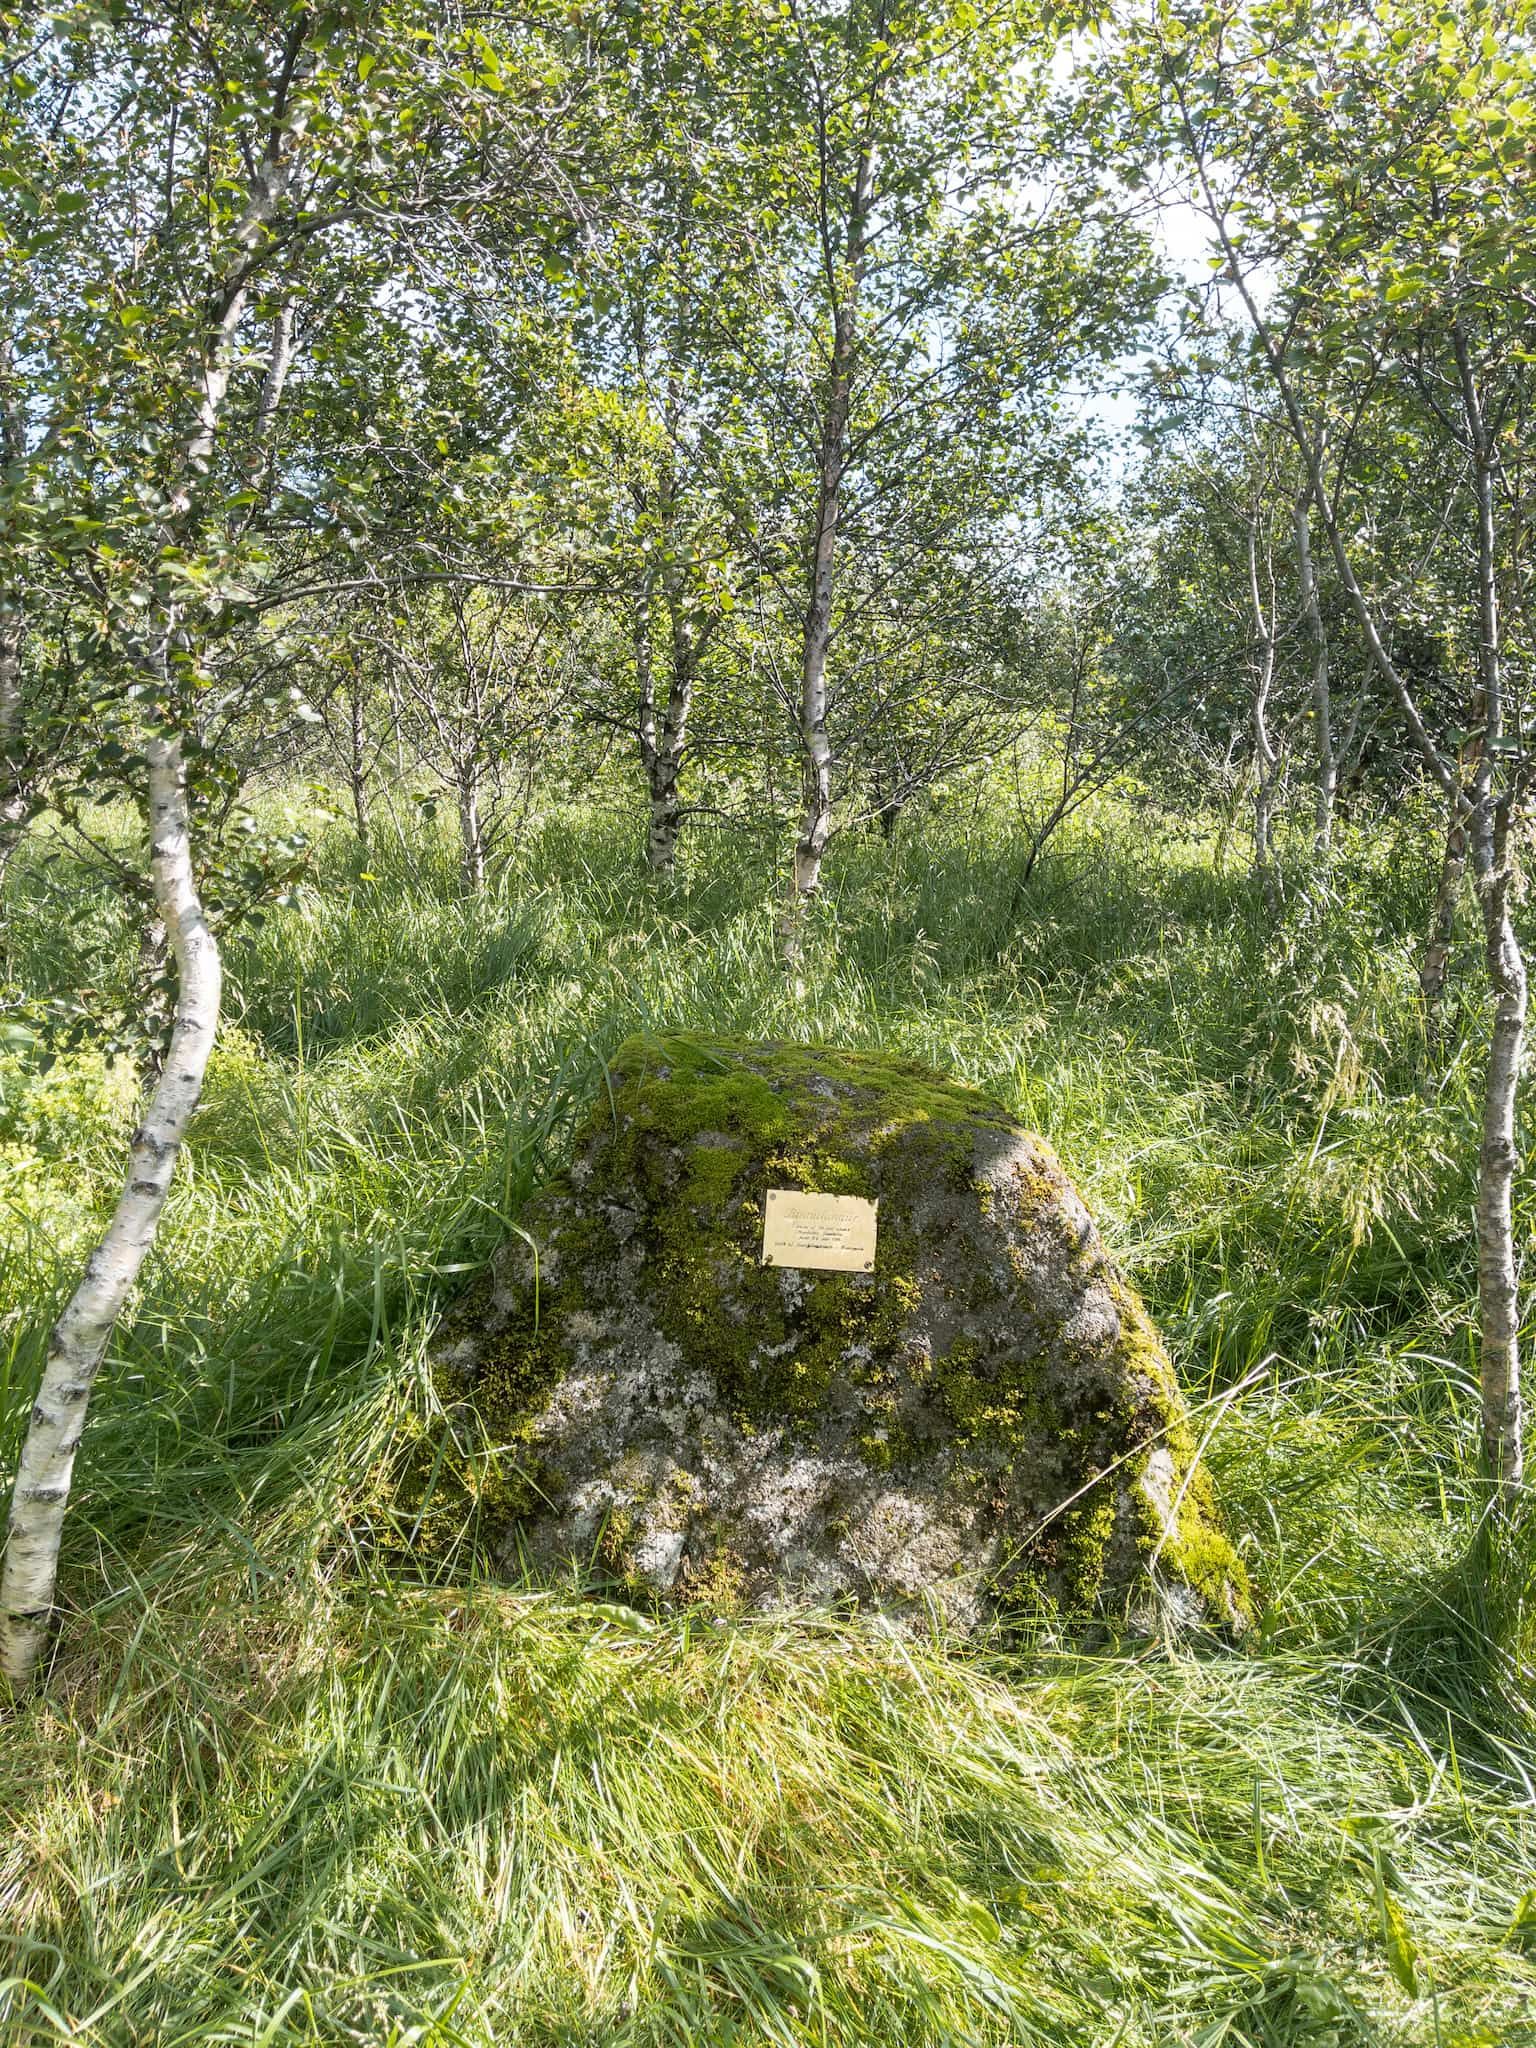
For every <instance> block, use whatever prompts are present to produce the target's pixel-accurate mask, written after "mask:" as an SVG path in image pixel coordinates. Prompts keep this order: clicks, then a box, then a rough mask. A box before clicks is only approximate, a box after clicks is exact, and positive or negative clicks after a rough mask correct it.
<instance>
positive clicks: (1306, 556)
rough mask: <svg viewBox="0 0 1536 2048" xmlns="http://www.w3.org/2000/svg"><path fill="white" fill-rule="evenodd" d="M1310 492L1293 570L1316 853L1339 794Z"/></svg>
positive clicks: (1300, 513)
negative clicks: (1307, 690) (1306, 665)
mask: <svg viewBox="0 0 1536 2048" xmlns="http://www.w3.org/2000/svg"><path fill="white" fill-rule="evenodd" d="M1310 505H1311V493H1310V492H1309V491H1303V492H1302V494H1301V496H1300V497H1299V498H1298V499H1297V500H1296V510H1295V514H1294V519H1295V532H1296V573H1297V576H1298V578H1299V580H1300V583H1301V610H1302V616H1303V617H1304V618H1305V620H1306V623H1307V632H1308V634H1309V636H1310V638H1311V641H1312V746H1313V761H1314V772H1315V775H1316V780H1317V787H1316V808H1315V810H1314V814H1313V841H1314V844H1315V845H1316V847H1317V851H1318V852H1319V853H1326V852H1327V851H1328V849H1329V847H1330V846H1331V845H1332V843H1333V807H1334V801H1335V798H1336V796H1337V794H1338V786H1339V764H1338V756H1337V755H1336V754H1335V752H1334V746H1333V703H1332V692H1331V689H1330V680H1329V673H1328V635H1327V633H1326V631H1325V630H1324V627H1323V611H1322V606H1321V605H1320V604H1319V603H1318V597H1317V575H1316V572H1315V570H1314V569H1313V566H1312V535H1311V531H1310V521H1309V508H1310Z"/></svg>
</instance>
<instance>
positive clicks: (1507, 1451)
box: [1453, 322, 1527, 1509]
mask: <svg viewBox="0 0 1536 2048" xmlns="http://www.w3.org/2000/svg"><path fill="white" fill-rule="evenodd" d="M1453 338H1454V342H1455V350H1456V366H1457V373H1458V376H1459V378H1460V382H1461V396H1462V406H1463V410H1464V412H1465V415H1466V421H1467V438H1468V441H1469V443H1470V452H1471V456H1472V479H1473V488H1474V492H1475V495H1476V501H1477V594H1478V636H1477V668H1478V697H1479V699H1480V700H1481V701H1480V703H1478V704H1477V705H1475V706H1474V711H1473V721H1472V722H1473V725H1474V728H1475V727H1477V726H1478V725H1479V724H1480V725H1481V733H1480V735H1479V736H1478V747H1477V762H1476V768H1475V773H1474V780H1473V790H1474V798H1475V800H1474V802H1473V805H1472V812H1471V817H1470V820H1469V824H1468V837H1469V839H1470V842H1471V859H1472V874H1473V880H1474V882H1475V884H1476V888H1477V896H1478V903H1479V906H1480V907H1481V910H1482V913H1483V937H1484V950H1485V953H1486V957H1487V962H1488V980H1489V984H1490V986H1491V989H1492V993H1493V1018H1492V1023H1491V1028H1490V1031H1489V1039H1488V1067H1487V1071H1486V1074H1485V1076H1484V1081H1483V1131H1482V1145H1481V1148H1480V1150H1479V1154H1478V1177H1477V1295H1478V1317H1479V1324H1480V1329H1479V1336H1480V1338H1481V1344H1480V1347H1479V1356H1478V1380H1479V1385H1480V1387H1481V1391H1482V1455H1483V1466H1484V1469H1485V1471H1486V1472H1487V1475H1488V1478H1489V1481H1490V1483H1491V1485H1492V1486H1493V1489H1494V1498H1495V1501H1496V1503H1497V1504H1498V1506H1499V1507H1500V1508H1501V1509H1502V1508H1507V1507H1508V1506H1509V1505H1510V1504H1511V1503H1512V1501H1513V1498H1514V1496H1515V1494H1516V1493H1517V1491H1518V1490H1519V1487H1520V1484H1521V1479H1522V1476H1523V1442H1522V1434H1523V1419H1524V1418H1523V1416H1522V1412H1521V1395H1520V1272H1519V1262H1518V1260H1517V1258H1516V1254H1515V1223H1514V1183H1515V1169H1516V1167H1517V1166H1518V1164H1519V1151H1518V1148H1517V1145H1516V1141H1515V1108H1516V1098H1517V1096H1518V1093H1519V1086H1520V1053H1521V1047H1522V1043H1523V1041H1524V1037H1525V1015H1526V1002H1527V988H1526V971H1525V958H1524V955H1523V953H1522V952H1521V949H1520V941H1519V939H1518V937H1517V936H1516V933H1515V927H1514V924H1513V921H1512V920H1511V918H1510V914H1509V898H1510V884H1511V879H1512V878H1511V870H1510V862H1511V851H1510V839H1511V833H1510V829H1509V827H1510V814H1511V810H1512V808H1513V798H1512V797H1511V796H1510V795H1509V794H1508V793H1506V794H1505V795H1504V796H1503V797H1502V798H1500V797H1498V796H1497V794H1496V792H1495V788H1494V777H1495V775H1497V774H1498V772H1499V764H1500V757H1501V748H1502V742H1503V738H1504V675H1503V657H1502V649H1501V645H1500V622H1499V578H1498V535H1497V531H1496V515H1495V509H1494V473H1495V469H1496V466H1497V463H1498V450H1497V446H1496V444H1495V442H1494V440H1493V437H1492V435H1491V434H1490V432H1489V429H1488V426H1487V422H1486V421H1485V419H1484V417H1483V408H1482V396H1481V393H1480V392H1479V390H1478V388H1477V379H1476V376H1475V375H1474V373H1473V368H1472V361H1471V355H1470V352H1469V350H1468V347H1467V342H1466V336H1465V334H1464V332H1463V330H1462V328H1461V325H1460V323H1459V322H1458V323H1457V325H1456V328H1455V330H1454V337H1453ZM1479 712H1481V718H1480V719H1479V717H1478V713H1479Z"/></svg>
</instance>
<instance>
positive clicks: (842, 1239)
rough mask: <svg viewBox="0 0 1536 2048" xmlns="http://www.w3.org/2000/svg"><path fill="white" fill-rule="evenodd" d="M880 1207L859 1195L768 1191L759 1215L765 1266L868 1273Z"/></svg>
mask: <svg viewBox="0 0 1536 2048" xmlns="http://www.w3.org/2000/svg"><path fill="white" fill-rule="evenodd" d="M879 1206H880V1204H879V1203H878V1202H866V1201H865V1199H864V1197H863V1196H862V1195H804V1194H801V1193H800V1191H799V1190H798V1189H797V1188H770V1189H769V1190H768V1202H767V1206H766V1208H765V1209H764V1211H763V1264H764V1265H765V1266H811V1267H815V1268H816V1269H818V1270H819V1271H821V1272H824V1273H872V1272H873V1271H874V1270H875V1211H876V1210H877V1209H878V1208H879Z"/></svg>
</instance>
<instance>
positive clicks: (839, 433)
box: [794, 143, 876, 900]
mask: <svg viewBox="0 0 1536 2048" xmlns="http://www.w3.org/2000/svg"><path fill="white" fill-rule="evenodd" d="M875 162H876V154H875V147H874V144H873V143H869V144H867V145H866V146H865V148H864V149H863V151H862V152H861V154H860V157H859V164H858V170H857V172H856V174H855V177H854V188H853V203H852V206H851V207H850V209H849V215H848V241H847V249H846V254H845V259H844V276H843V279H842V283H841V287H840V290H839V294H838V301H837V306H836V310H835V312H834V315H833V322H832V359H831V363H830V366H829V375H828V385H827V402H826V409H825V412H824V414H823V417H822V434H821V465H820V474H819V477H818V484H817V502H816V537H815V542H814V545H813V548H812V553H811V593H810V602H809V604H808V605H807V607H806V614H805V638H804V651H803V656H802V662H801V676H800V753H801V764H802V783H803V790H804V810H803V813H802V816H801V822H800V836H799V838H798V839H797V840H796V842H795V872H794V895H795V898H796V899H797V900H798V899H802V898H804V897H806V896H809V895H810V894H811V893H812V891H813V890H814V889H815V888H816V887H817V885H818V883H819V882H820V880H821V861H822V856H823V854H824V853H825V852H826V849H827V840H828V838H829V837H830V836H831V831H832V745H831V742H830V740H829V739H828V737H827V655H828V652H829V650H830V648H831V645H832V606H833V600H834V597H835V595H836V577H837V527H838V520H839V517H840V516H841V512H842V494H843V479H844V475H845V473H846V471H847V467H848V415H849V409H850V405H851V400H852V393H853V372H854V362H855V356H856V353H857V347H858V315H859V287H860V284H861V282H862V280H863V274H864V261H865V253H866V237H867V235H868V232H869V214H870V207H871V205H872V203H873V199H874V189H875Z"/></svg>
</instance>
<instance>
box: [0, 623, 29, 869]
mask: <svg viewBox="0 0 1536 2048" xmlns="http://www.w3.org/2000/svg"><path fill="white" fill-rule="evenodd" d="M22 631H23V622H22V612H21V605H20V603H19V601H17V600H16V599H15V598H12V597H7V598H6V599H4V600H3V601H0V883H3V882H4V880H5V871H6V868H7V867H8V866H9V865H10V859H11V855H12V854H13V853H14V852H15V851H16V848H17V847H18V846H19V845H20V843H21V835H22V833H23V832H24V831H25V830H26V826H27V818H28V815H29V813H30V811H31V808H32V806H31V803H30V801H29V799H28V796H27V788H26V770H25V762H24V759H23V751H22V729H21V642H22Z"/></svg>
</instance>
